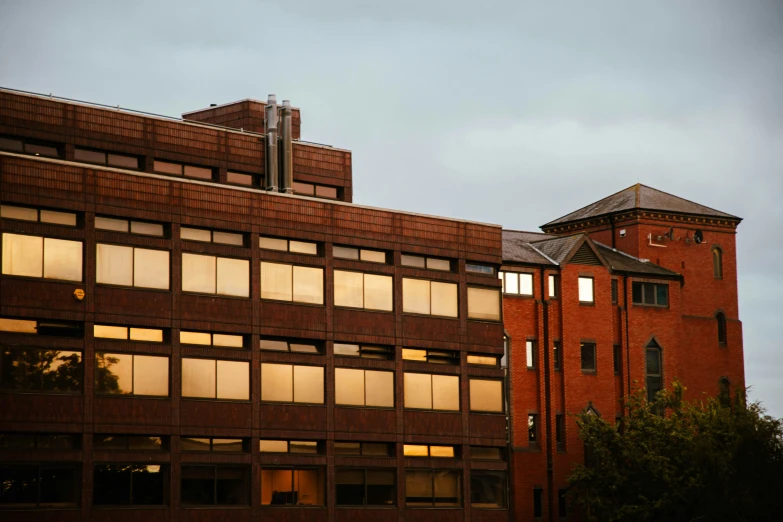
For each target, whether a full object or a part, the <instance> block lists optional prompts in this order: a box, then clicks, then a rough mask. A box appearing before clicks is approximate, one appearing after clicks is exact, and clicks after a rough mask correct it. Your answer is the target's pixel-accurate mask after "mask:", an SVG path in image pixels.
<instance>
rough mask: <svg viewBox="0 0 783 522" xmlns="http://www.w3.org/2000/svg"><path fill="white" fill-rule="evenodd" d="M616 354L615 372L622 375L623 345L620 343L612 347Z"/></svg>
mask: <svg viewBox="0 0 783 522" xmlns="http://www.w3.org/2000/svg"><path fill="white" fill-rule="evenodd" d="M612 350H613V352H612V353H613V355H614V374H615V375H620V374H621V373H622V372H623V362H622V361H623V352H622V347H621V346H620V345H619V344H615V345H614V346H613V347H612Z"/></svg>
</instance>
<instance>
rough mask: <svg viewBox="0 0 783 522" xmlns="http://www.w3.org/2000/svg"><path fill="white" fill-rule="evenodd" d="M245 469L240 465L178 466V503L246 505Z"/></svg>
mask: <svg viewBox="0 0 783 522" xmlns="http://www.w3.org/2000/svg"><path fill="white" fill-rule="evenodd" d="M249 471H250V469H249V468H247V467H240V466H182V504H185V505H191V506H214V505H221V506H247V505H248V504H249V492H250V473H249Z"/></svg>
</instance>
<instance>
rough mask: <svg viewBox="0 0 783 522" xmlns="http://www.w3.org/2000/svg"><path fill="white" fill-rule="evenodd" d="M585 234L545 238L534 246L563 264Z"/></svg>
mask: <svg viewBox="0 0 783 522" xmlns="http://www.w3.org/2000/svg"><path fill="white" fill-rule="evenodd" d="M583 237H584V234H574V235H573V236H562V237H555V238H553V239H544V240H542V241H536V242H535V243H533V246H534V247H535V248H537V249H538V250H540V251H541V252H542V253H544V254H546V256H547V257H549V258H551V259H553V260H554V261H555V262H556V263H557V264H558V265H559V264H561V263H562V262H563V261H564V260H565V258H566V256H567V255H568V254H569V253H571V250H573V249H574V246H576V244H577V243H578V242H579V241H581V240H582V238H583Z"/></svg>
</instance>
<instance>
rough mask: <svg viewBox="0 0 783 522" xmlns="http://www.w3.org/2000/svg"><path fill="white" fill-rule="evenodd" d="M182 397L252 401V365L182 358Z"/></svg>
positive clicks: (240, 362)
mask: <svg viewBox="0 0 783 522" xmlns="http://www.w3.org/2000/svg"><path fill="white" fill-rule="evenodd" d="M182 397H191V398H199V399H223V400H233V401H247V400H250V363H249V362H246V361H220V360H215V359H190V358H187V357H183V359H182Z"/></svg>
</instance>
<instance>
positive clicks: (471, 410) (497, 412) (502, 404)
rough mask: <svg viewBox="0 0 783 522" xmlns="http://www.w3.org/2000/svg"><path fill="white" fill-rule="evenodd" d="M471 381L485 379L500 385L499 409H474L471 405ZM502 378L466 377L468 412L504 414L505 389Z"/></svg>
mask: <svg viewBox="0 0 783 522" xmlns="http://www.w3.org/2000/svg"><path fill="white" fill-rule="evenodd" d="M473 381H487V382H492V383H497V384H499V385H500V409H496V410H484V409H474V407H473ZM504 384H505V383H504V381H503V379H492V378H488V377H478V376H470V377H468V402H469V405H468V410H469V411H470V413H489V414H504V413H506V390H505V386H504Z"/></svg>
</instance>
